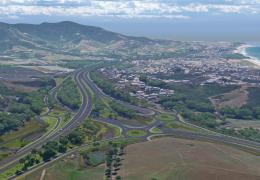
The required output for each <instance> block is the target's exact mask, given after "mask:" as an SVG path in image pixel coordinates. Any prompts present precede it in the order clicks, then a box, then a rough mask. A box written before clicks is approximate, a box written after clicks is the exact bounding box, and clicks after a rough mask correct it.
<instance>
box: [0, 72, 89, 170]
mask: <svg viewBox="0 0 260 180" xmlns="http://www.w3.org/2000/svg"><path fill="white" fill-rule="evenodd" d="M84 73H85V72H84V71H83V70H80V71H77V72H75V74H74V79H75V82H76V84H77V86H78V87H79V90H80V93H81V95H82V104H81V106H80V108H79V110H78V111H77V113H76V114H75V115H74V117H73V118H72V119H71V120H70V121H69V122H68V123H67V124H66V125H65V126H64V127H63V128H62V129H60V130H58V131H55V132H54V133H52V134H51V135H48V136H45V137H44V138H40V139H39V140H37V141H35V142H33V143H32V144H30V145H29V146H26V147H25V148H23V149H21V150H19V151H17V152H16V153H15V154H14V155H13V156H11V157H10V158H7V159H5V160H3V161H1V162H0V173H2V172H4V171H6V170H7V169H10V168H11V167H13V166H14V165H16V164H17V163H18V162H19V159H20V158H22V157H24V156H25V155H26V154H28V153H30V152H31V151H32V150H33V149H36V148H39V147H41V146H42V145H43V144H45V143H47V142H48V141H51V140H55V139H57V138H59V137H60V136H62V135H67V134H68V133H70V132H71V131H72V130H73V129H74V128H75V127H77V126H78V125H79V124H80V123H81V122H83V121H84V120H85V119H86V118H87V117H88V116H89V115H90V113H91V110H92V102H91V95H90V94H89V92H88V91H87V90H86V89H87V87H86V82H85V81H84V79H83V75H84ZM53 91H55V90H53Z"/></svg>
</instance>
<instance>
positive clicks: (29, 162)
mask: <svg viewBox="0 0 260 180" xmlns="http://www.w3.org/2000/svg"><path fill="white" fill-rule="evenodd" d="M84 138H85V137H84V134H83V133H82V132H81V131H76V130H75V131H73V132H72V133H70V134H69V135H68V136H62V137H60V139H59V141H49V142H47V143H46V144H45V145H43V146H42V148H41V149H40V150H33V151H32V152H31V153H30V154H29V155H27V156H25V157H24V158H22V159H20V161H19V162H20V163H21V164H22V165H23V166H22V168H21V169H20V170H17V172H16V174H17V175H19V174H21V173H22V172H23V171H26V170H27V169H28V168H30V167H32V166H34V165H36V164H39V163H40V162H41V161H44V162H47V161H50V160H51V159H52V158H55V157H56V156H57V155H58V154H59V153H66V152H67V149H68V147H69V145H70V144H71V145H81V144H82V143H83V142H84Z"/></svg>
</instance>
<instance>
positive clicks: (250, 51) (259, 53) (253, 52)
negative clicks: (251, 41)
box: [246, 46, 260, 60]
mask: <svg viewBox="0 0 260 180" xmlns="http://www.w3.org/2000/svg"><path fill="white" fill-rule="evenodd" d="M246 53H247V55H248V56H251V57H255V58H256V59H259V60H260V46H257V47H248V48H246Z"/></svg>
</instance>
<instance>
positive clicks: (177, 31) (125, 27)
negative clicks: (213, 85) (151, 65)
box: [0, 0, 260, 42]
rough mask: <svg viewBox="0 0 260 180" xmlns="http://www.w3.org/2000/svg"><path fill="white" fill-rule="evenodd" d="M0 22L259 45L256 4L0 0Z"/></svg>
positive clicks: (254, 0)
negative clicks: (75, 26) (58, 24)
mask: <svg viewBox="0 0 260 180" xmlns="http://www.w3.org/2000/svg"><path fill="white" fill-rule="evenodd" d="M0 21H1V22H7V23H33V24H39V23H42V22H59V21H74V22H78V23H81V24H86V25H94V26H101V27H103V28H105V29H108V30H112V31H115V32H119V33H123V34H128V35H135V36H147V37H152V38H164V39H175V40H184V41H186V40H195V41H239V42H248V41H250V42H260V0H195V1H191V0H106V1H105V0H0Z"/></svg>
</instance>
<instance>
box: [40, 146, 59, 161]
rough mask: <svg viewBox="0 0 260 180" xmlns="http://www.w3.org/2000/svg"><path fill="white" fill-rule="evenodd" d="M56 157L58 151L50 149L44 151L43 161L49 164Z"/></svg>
mask: <svg viewBox="0 0 260 180" xmlns="http://www.w3.org/2000/svg"><path fill="white" fill-rule="evenodd" d="M55 155H56V151H55V150H53V149H51V148H48V149H46V150H44V152H43V153H42V159H43V161H45V162H47V161H49V160H50V159H51V158H52V157H54V156H55Z"/></svg>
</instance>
